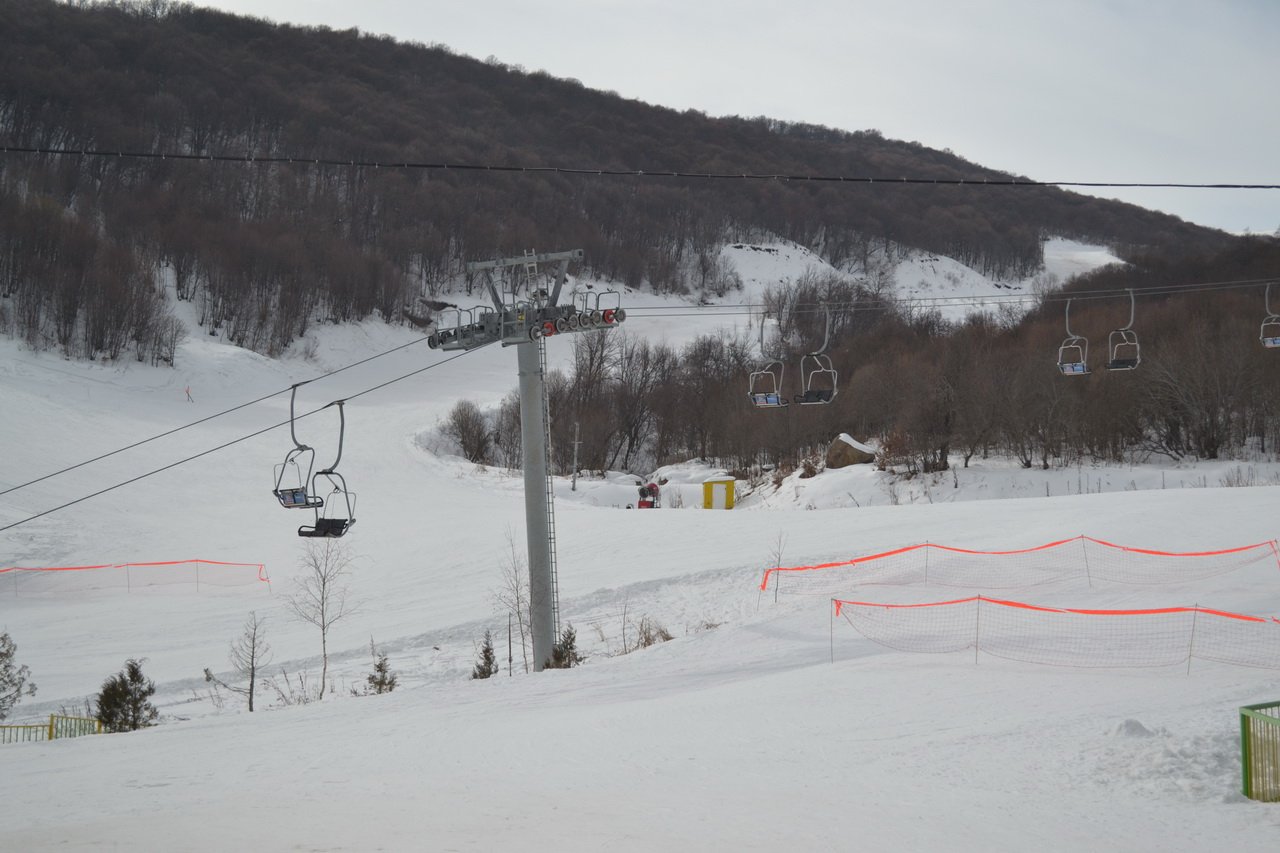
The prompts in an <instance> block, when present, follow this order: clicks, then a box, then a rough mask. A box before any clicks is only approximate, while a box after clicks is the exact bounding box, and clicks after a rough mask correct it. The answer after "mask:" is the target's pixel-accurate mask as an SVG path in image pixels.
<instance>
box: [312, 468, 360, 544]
mask: <svg viewBox="0 0 1280 853" xmlns="http://www.w3.org/2000/svg"><path fill="white" fill-rule="evenodd" d="M321 477H323V478H325V480H327V481H328V484H329V485H330V486H332V487H333V490H332V491H331V492H330V493H329V499H328V501H327V502H324V504H323V509H322V508H321V507H316V510H315V512H316V517H315V523H313V524H310V525H307V524H304V525H302V526H300V527H299V528H298V535H299V536H303V537H308V538H310V537H326V538H335V539H336V538H337V537H339V536H342V535H343V534H345V533H346V532H347V531H349V530H350V529H351V528H352V526H353V525H354V524H355V523H356V516H355V508H356V495H355V493H354V492H352V491H350V490H349V489H348V488H347V481H346V479H345V478H344V477H343V476H342V475H341V474H339V473H338V472H336V471H317V472H316V474H315V477H313V478H312V480H311V490H312V492H316V491H318V488H317V487H318V486H319V484H320V478H321Z"/></svg>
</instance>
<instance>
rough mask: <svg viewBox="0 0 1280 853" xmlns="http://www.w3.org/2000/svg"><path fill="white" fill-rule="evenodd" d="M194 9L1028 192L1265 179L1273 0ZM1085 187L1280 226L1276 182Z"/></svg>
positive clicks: (275, 1)
mask: <svg viewBox="0 0 1280 853" xmlns="http://www.w3.org/2000/svg"><path fill="white" fill-rule="evenodd" d="M197 5H210V6H216V7H219V8H223V9H227V10H230V11H235V12H240V13H244V14H253V15H257V16H260V17H266V18H270V19H271V20H274V21H277V22H280V23H295V24H324V25H327V26H330V27H334V28H335V29H345V28H348V27H353V26H354V27H359V28H360V29H361V30H363V31H366V32H371V33H387V34H389V35H392V36H394V37H396V38H398V39H403V40H414V41H420V42H425V43H439V44H446V45H448V46H449V47H451V48H452V49H453V50H454V51H455V52H457V53H461V54H466V55H469V56H474V57H476V58H479V59H484V58H486V57H489V56H493V57H496V58H497V59H499V60H501V61H503V62H506V63H508V64H512V65H521V66H524V67H525V68H526V69H527V70H530V71H533V70H537V69H542V70H545V71H547V72H549V73H551V74H553V75H555V76H557V77H573V78H576V79H578V80H581V81H582V82H583V83H584V84H585V85H587V86H589V87H591V88H595V89H604V90H613V91H615V92H617V93H618V94H620V95H623V96H625V97H629V98H638V99H640V100H642V101H647V102H649V103H653V104H661V105H664V106H668V107H675V108H678V109H686V108H693V109H698V110H702V111H703V112H705V113H707V114H709V115H713V116H719V115H742V116H758V115H766V116H770V117H773V118H778V119H785V120H788V121H800V122H809V123H813V124H823V125H828V126H830V127H837V128H841V129H844V130H864V129H869V128H876V129H878V130H880V131H881V132H882V133H883V134H884V135H885V136H887V137H891V138H896V139H906V140H914V141H917V142H920V143H922V144H924V145H928V146H930V147H933V148H943V149H951V150H952V151H954V152H955V153H956V154H959V155H961V156H962V157H965V158H966V159H969V160H971V161H973V162H976V163H979V164H981V165H983V166H989V167H992V168H996V169H1001V170H1004V171H1009V172H1013V173H1016V174H1020V175H1024V176H1026V177H1029V178H1033V179H1035V180H1043V181H1109V182H1171V183H1254V184H1259V183H1261V184H1280V162H1278V157H1280V155H1278V153H1277V152H1278V151H1280V93H1278V92H1277V86H1278V85H1280V58H1278V57H1280V49H1278V42H1280V0H1058V2H1055V3H1039V2H1034V0H875V2H868V0H771V2H765V0H447V2H436V0H424V2H411V0H360V2H351V0H198V2H197ZM564 165H592V164H578V163H574V164H567V163H566V164H564ZM920 191H921V192H929V190H928V189H927V188H921V190H920ZM1096 194H1098V195H1102V196H1104V197H1108V198H1121V199H1123V200H1125V201H1131V202H1134V203H1135V204H1140V205H1142V206H1144V207H1149V208H1154V209H1157V210H1163V211H1166V212H1168V213H1172V214H1175V215H1177V216H1180V217H1182V218H1184V219H1188V220H1190V221H1193V222H1198V223H1201V224H1203V225H1210V226H1213V227H1217V228H1223V229H1226V230H1229V231H1235V232H1243V231H1245V230H1249V231H1252V232H1253V233H1264V234H1271V233H1274V232H1276V231H1277V229H1280V190H1198V189H1181V190H1175V189H1148V190H1111V189H1104V190H1098V191H1096Z"/></svg>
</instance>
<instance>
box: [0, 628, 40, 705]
mask: <svg viewBox="0 0 1280 853" xmlns="http://www.w3.org/2000/svg"><path fill="white" fill-rule="evenodd" d="M17 650H18V647H17V646H16V645H14V642H13V639H12V638H11V637H10V636H9V633H8V632H7V631H6V632H4V633H2V634H0V720H3V719H4V718H5V717H7V716H8V715H9V711H11V710H12V709H13V706H14V705H17V704H18V700H20V699H21V698H22V697H23V696H24V695H25V696H34V695H36V686H35V685H34V684H28V683H27V678H28V677H29V676H30V674H31V671H30V670H28V669H27V668H26V667H25V666H16V667H15V666H14V665H13V656H14V654H15V653H16V652H17Z"/></svg>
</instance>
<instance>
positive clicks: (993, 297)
mask: <svg viewBox="0 0 1280 853" xmlns="http://www.w3.org/2000/svg"><path fill="white" fill-rule="evenodd" d="M1275 282H1276V279H1274V278H1261V279H1242V280H1239V281H1221V282H1197V283H1191V284H1175V285H1164V286H1156V287H1150V288H1143V289H1140V290H1134V289H1133V288H1127V287H1125V288H1114V289H1107V290H1081V291H1071V292H1070V293H1065V292H1059V293H1055V294H1051V295H1044V296H1039V295H1036V294H1034V293H1009V294H1003V293H992V294H985V295H977V294H970V295H964V296H919V297H909V298H906V299H893V298H888V299H886V300H885V304H884V305H883V306H874V305H867V304H866V303H865V302H857V301H854V302H848V301H846V302H826V303H824V304H826V305H828V306H830V307H832V308H847V307H851V306H857V308H858V310H859V311H863V310H883V311H887V310H890V309H891V308H893V307H897V306H906V307H919V308H929V307H933V308H950V307H959V306H964V305H982V304H991V303H998V304H1002V305H1016V304H1026V303H1040V302H1043V303H1051V302H1066V301H1067V300H1069V299H1071V300H1080V301H1085V302H1087V301H1093V300H1100V299H1114V298H1117V297H1122V296H1123V297H1125V298H1128V297H1129V291H1130V290H1134V293H1135V294H1136V295H1137V296H1179V295H1183V294H1191V293H1217V292H1223V291H1227V290H1240V289H1246V288H1254V287H1264V286H1266V285H1267V284H1274V283H1275ZM771 307H774V306H770V305H768V304H766V303H763V302H744V303H740V304H730V305H644V306H636V307H633V308H629V309H627V316H628V317H629V318H634V317H639V318H645V317H699V316H707V315H711V316H717V317H719V316H723V317H732V316H742V315H748V314H758V313H759V312H760V311H762V310H769V309H771ZM821 310H822V309H821V308H820V307H816V306H815V307H808V308H804V309H801V310H800V313H814V312H818V311H821Z"/></svg>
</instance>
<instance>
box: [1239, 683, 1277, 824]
mask: <svg viewBox="0 0 1280 853" xmlns="http://www.w3.org/2000/svg"><path fill="white" fill-rule="evenodd" d="M1240 763H1241V767H1242V769H1243V771H1244V795H1245V796H1246V797H1248V798H1249V799H1251V800H1260V801H1262V802H1264V803H1280V702H1266V703H1263V704H1261V705H1245V706H1244V707H1243V708H1241V709H1240Z"/></svg>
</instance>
